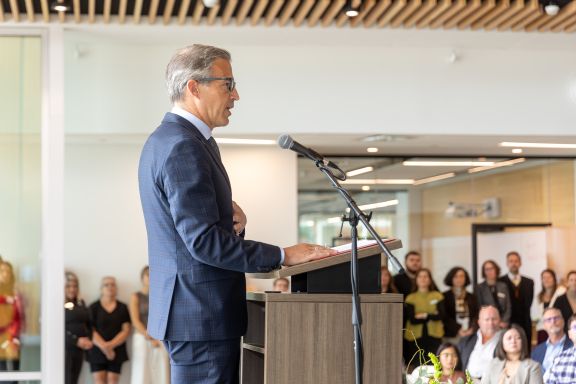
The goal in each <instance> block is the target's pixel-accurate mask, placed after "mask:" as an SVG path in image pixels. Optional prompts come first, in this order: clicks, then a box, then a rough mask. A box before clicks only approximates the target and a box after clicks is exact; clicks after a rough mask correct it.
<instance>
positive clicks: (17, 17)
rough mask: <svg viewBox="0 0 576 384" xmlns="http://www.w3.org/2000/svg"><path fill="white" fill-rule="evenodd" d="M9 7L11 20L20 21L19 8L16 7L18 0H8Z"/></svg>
mask: <svg viewBox="0 0 576 384" xmlns="http://www.w3.org/2000/svg"><path fill="white" fill-rule="evenodd" d="M10 9H11V10H12V20H14V21H16V22H18V21H20V10H19V9H18V2H17V1H16V0H10Z"/></svg>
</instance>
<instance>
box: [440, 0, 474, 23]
mask: <svg viewBox="0 0 576 384" xmlns="http://www.w3.org/2000/svg"><path fill="white" fill-rule="evenodd" d="M480 7H482V1H480V0H471V1H469V2H468V4H467V5H466V8H464V9H463V10H462V11H461V12H459V13H457V14H456V15H454V16H452V17H451V18H450V19H448V20H446V22H445V23H444V25H443V27H444V28H445V29H452V28H454V27H455V26H457V25H458V23H459V22H460V21H462V20H464V19H465V18H466V17H468V16H470V15H472V14H474V13H476V11H477V10H478V9H480Z"/></svg>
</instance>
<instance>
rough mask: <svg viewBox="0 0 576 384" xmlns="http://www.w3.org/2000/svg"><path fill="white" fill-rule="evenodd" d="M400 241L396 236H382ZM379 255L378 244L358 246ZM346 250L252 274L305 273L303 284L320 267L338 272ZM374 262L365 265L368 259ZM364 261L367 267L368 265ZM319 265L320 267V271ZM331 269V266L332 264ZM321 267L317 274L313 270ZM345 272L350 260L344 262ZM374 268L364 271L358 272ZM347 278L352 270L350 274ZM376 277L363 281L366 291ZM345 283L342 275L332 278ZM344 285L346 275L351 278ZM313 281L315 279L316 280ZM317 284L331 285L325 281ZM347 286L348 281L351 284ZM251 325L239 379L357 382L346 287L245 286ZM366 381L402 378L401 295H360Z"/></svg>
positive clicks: (362, 255)
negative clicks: (270, 289) (280, 289)
mask: <svg viewBox="0 0 576 384" xmlns="http://www.w3.org/2000/svg"><path fill="white" fill-rule="evenodd" d="M386 243H387V245H388V247H389V248H390V249H397V248H400V246H401V243H400V241H398V240H389V241H387V242H386ZM374 256H377V257H378V267H377V269H378V273H377V275H378V281H377V285H378V286H379V285H380V278H379V276H380V257H381V256H380V253H379V249H378V248H376V247H368V248H365V249H362V250H360V251H359V265H360V262H361V260H362V259H366V260H368V259H370V258H371V257H374ZM349 260H350V252H346V253H343V254H341V255H337V256H334V257H330V258H327V259H323V260H317V261H314V262H310V263H306V264H302V265H298V266H294V267H289V268H284V269H280V270H277V271H273V272H270V273H266V274H248V276H249V277H252V278H276V277H284V276H292V279H293V280H294V276H297V275H305V278H302V276H300V279H305V280H307V284H308V287H310V284H312V286H314V284H316V283H314V280H315V279H317V278H318V276H320V278H321V279H322V278H323V276H322V272H324V273H326V270H329V271H328V273H329V274H331V273H335V272H334V271H336V273H341V271H340V269H343V270H346V268H345V267H346V264H348V265H349V263H347V262H349ZM370 265H372V264H370V263H369V264H367V266H370ZM365 268H367V267H365ZM322 270H324V271H322ZM330 270H331V271H330ZM316 271H320V272H321V273H320V275H318V274H317V273H316ZM348 271H349V267H348ZM363 277H364V278H366V277H370V279H373V278H374V274H366V273H364V274H362V270H359V280H360V283H361V282H362V279H363ZM347 280H349V274H348V276H347ZM373 283H374V282H371V283H368V282H365V283H364V286H365V287H368V290H371V289H372V288H371V287H372V286H373ZM334 284H335V286H337V287H340V288H338V289H337V290H340V289H342V287H344V285H343V284H342V282H341V281H334ZM348 284H349V282H348ZM315 286H318V284H316V285H315ZM320 286H321V287H324V288H326V289H327V290H328V291H333V290H332V289H331V288H330V287H329V286H326V285H325V284H324V283H321V284H320ZM348 286H349V285H348ZM247 301H248V330H247V332H246V336H244V338H243V340H242V369H241V371H242V373H241V374H242V383H243V384H294V383H298V384H350V383H353V382H354V350H353V342H354V341H353V340H354V336H353V329H352V320H351V317H352V315H351V314H352V304H351V303H352V298H351V295H350V294H348V293H338V294H333V293H295V292H292V293H284V294H282V293H247ZM360 301H361V308H362V318H363V324H362V336H363V341H364V383H366V384H376V383H378V384H381V383H391V384H396V383H401V382H402V376H401V374H402V295H400V294H361V295H360Z"/></svg>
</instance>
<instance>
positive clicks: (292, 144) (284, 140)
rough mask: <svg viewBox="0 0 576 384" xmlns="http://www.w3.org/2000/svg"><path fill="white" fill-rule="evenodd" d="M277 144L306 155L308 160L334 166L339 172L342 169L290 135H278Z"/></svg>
mask: <svg viewBox="0 0 576 384" xmlns="http://www.w3.org/2000/svg"><path fill="white" fill-rule="evenodd" d="M278 145H279V146H280V148H284V149H290V150H292V151H294V152H296V153H299V154H300V155H302V156H306V157H307V158H309V159H310V160H312V161H314V162H320V163H322V164H324V165H325V166H327V167H330V168H334V169H337V170H339V171H340V172H342V170H341V169H340V168H339V167H338V166H337V165H336V164H334V163H333V162H331V161H330V160H328V159H326V158H324V156H322V155H321V154H319V153H318V152H316V151H314V150H313V149H310V148H308V147H305V146H303V145H302V144H300V143H299V142H297V141H295V140H294V139H292V137H290V135H282V136H280V137H279V138H278ZM345 179H346V174H344V179H343V180H345Z"/></svg>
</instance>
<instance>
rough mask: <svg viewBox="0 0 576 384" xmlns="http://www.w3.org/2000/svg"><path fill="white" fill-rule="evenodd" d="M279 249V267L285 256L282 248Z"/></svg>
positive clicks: (282, 263)
mask: <svg viewBox="0 0 576 384" xmlns="http://www.w3.org/2000/svg"><path fill="white" fill-rule="evenodd" d="M278 248H280V265H281V266H282V265H284V257H285V256H286V254H285V253H284V248H282V247H278Z"/></svg>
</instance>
